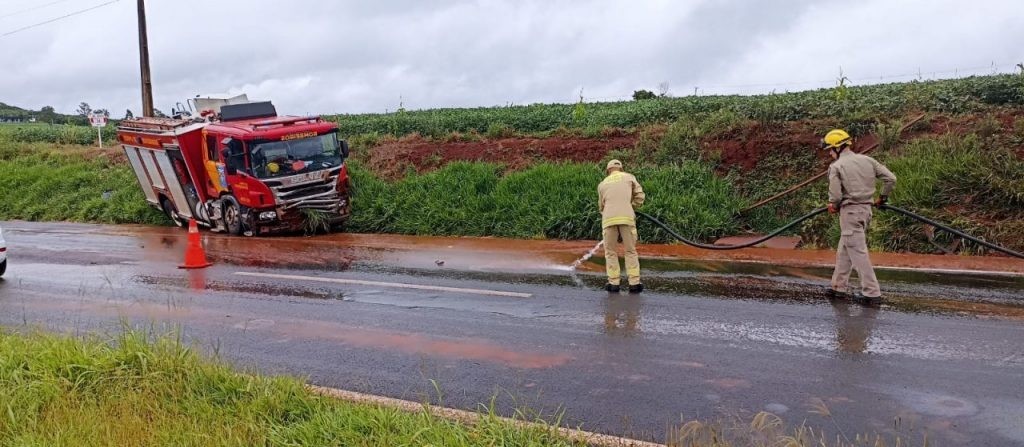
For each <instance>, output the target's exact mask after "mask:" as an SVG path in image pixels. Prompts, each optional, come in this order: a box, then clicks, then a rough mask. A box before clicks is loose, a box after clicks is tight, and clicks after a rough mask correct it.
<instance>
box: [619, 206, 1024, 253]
mask: <svg viewBox="0 0 1024 447" xmlns="http://www.w3.org/2000/svg"><path fill="white" fill-rule="evenodd" d="M878 208H879V209H883V210H889V211H895V212H897V213H900V214H903V215H905V216H907V217H910V218H913V219H917V220H919V221H921V222H924V223H926V224H928V225H931V226H933V227H935V228H938V229H940V230H943V231H948V232H950V233H953V234H955V235H957V236H960V237H962V238H964V239H967V240H969V241H971V242H974V243H976V244H979V245H982V246H985V247H988V248H991V249H992V250H995V251H998V252H1000V253H1005V254H1007V255H1010V256H1013V257H1017V258H1021V259H1024V253H1018V252H1016V251H1013V250H1010V249H1009V248H1005V247H1000V246H998V245H995V244H993V243H991V242H986V241H984V240H981V239H978V238H976V237H974V236H971V235H969V234H967V233H964V232H963V231H960V230H957V229H956V228H952V227H949V226H946V225H943V224H940V223H938V222H936V221H934V220H931V219H929V218H927V217H924V216H922V215H919V214H916V213H912V212H910V211H907V210H905V209H903V208H898V207H895V206H892V205H888V204H882V205H879V206H878ZM827 210H828V208H818V209H816V210H814V211H811V212H810V213H807V214H805V215H803V216H802V217H800V218H799V219H796V220H794V221H792V222H790V223H788V224H786V225H785V226H783V227H780V228H779V229H777V230H775V231H772V232H771V233H768V234H767V235H765V236H764V237H761V238H760V239H757V240H754V241H750V242H747V243H744V244H738V245H713V244H702V243H700V242H694V241H691V240H689V239H687V238H685V237H683V236H680V235H679V233H676V232H675V230H673V229H672V228H670V227H669V226H668V225H665V224H664V223H662V222H661V221H660V220H658V219H656V218H655V217H654V216H651V215H650V214H647V213H644V212H640V211H637V213H636V214H637V215H638V216H640V217H643V218H644V219H647V220H649V221H651V223H653V224H654V225H657V226H658V227H661V229H663V230H665V231H667V232H668V234H670V235H672V237H674V238H676V239H679V241H681V242H683V243H684V244H687V245H692V246H694V247H697V248H703V249H705V250H738V249H740V248H747V247H753V246H755V245H757V244H760V243H762V242H764V241H767V240H768V239H771V238H773V237H775V236H778V235H779V234H781V233H782V232H784V231H786V230H788V229H790V228H793V227H795V226H796V225H798V224H800V223H801V222H803V221H805V220H807V219H810V218H812V217H814V216H817V215H819V214H821V213H823V212H825V211H827Z"/></svg>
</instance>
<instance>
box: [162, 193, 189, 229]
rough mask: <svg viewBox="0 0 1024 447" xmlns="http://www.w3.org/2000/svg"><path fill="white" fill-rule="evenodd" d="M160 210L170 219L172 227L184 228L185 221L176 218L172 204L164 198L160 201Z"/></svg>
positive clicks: (176, 212) (176, 211)
mask: <svg viewBox="0 0 1024 447" xmlns="http://www.w3.org/2000/svg"><path fill="white" fill-rule="evenodd" d="M160 208H161V209H163V210H164V214H166V215H167V218H168V219H171V222H172V223H173V224H174V226H176V227H178V228H184V227H185V221H183V220H181V218H180V217H178V210H177V209H175V208H174V204H172V203H171V201H170V200H167V198H166V197H163V198H161V199H160Z"/></svg>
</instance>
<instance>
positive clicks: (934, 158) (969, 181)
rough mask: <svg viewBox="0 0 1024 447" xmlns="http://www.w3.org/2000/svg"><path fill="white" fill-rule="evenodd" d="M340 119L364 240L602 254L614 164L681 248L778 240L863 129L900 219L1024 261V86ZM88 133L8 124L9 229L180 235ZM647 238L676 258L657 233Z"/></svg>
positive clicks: (809, 228)
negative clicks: (985, 243)
mask: <svg viewBox="0 0 1024 447" xmlns="http://www.w3.org/2000/svg"><path fill="white" fill-rule="evenodd" d="M922 112H923V113H924V118H922V119H921V120H920V121H918V122H917V123H916V124H914V125H913V126H911V127H910V128H909V129H908V130H907V132H906V133H905V134H904V135H902V136H901V135H900V134H898V133H897V132H896V131H895V129H897V128H899V127H900V125H901V124H902V123H905V122H908V120H909V119H910V117H911V116H916V115H919V114H920V113H922ZM334 119H336V120H338V122H339V125H340V126H341V129H342V132H343V134H345V136H347V137H348V138H349V140H350V142H351V143H352V146H353V158H352V159H351V160H350V166H351V171H352V173H353V176H354V183H355V192H354V199H353V206H354V212H353V217H352V219H351V222H350V224H349V226H348V229H347V230H348V231H354V232H374V233H376V232H384V233H402V234H420V235H472V236H502V237H515V238H559V239H594V238H597V237H599V228H598V226H599V218H598V213H597V207H596V204H595V203H594V201H595V192H594V191H595V187H596V184H597V183H598V182H599V181H600V179H601V176H602V175H603V174H602V168H601V167H602V162H603V161H606V160H607V159H609V158H619V159H621V160H623V161H624V162H625V163H626V166H627V169H628V170H630V171H631V172H633V173H635V174H636V175H637V176H638V178H639V179H640V181H641V182H642V183H643V184H644V187H645V190H647V191H648V197H649V203H648V204H647V205H645V208H644V211H646V212H648V213H650V214H652V215H655V216H657V217H659V218H660V219H661V220H663V221H664V222H667V223H669V224H670V225H672V226H674V227H677V228H678V229H679V231H680V232H681V233H683V234H685V235H687V236H689V237H691V238H696V239H701V240H705V241H710V240H714V239H715V238H717V237H720V236H726V235H732V234H737V233H744V232H754V233H757V232H766V231H769V230H771V229H773V228H775V227H777V226H779V225H780V224H782V223H784V222H787V221H789V220H791V219H792V218H794V217H796V216H799V215H801V214H803V213H804V212H806V211H808V210H810V209H813V208H817V207H820V206H822V205H823V204H824V201H825V196H826V194H825V184H824V182H818V183H815V184H812V185H811V186H810V187H808V188H805V189H803V190H800V191H798V192H797V193H795V194H793V195H790V196H788V197H786V198H785V199H782V200H779V201H777V202H773V203H771V204H769V205H767V206H764V207H762V208H758V209H756V210H753V211H750V212H741V210H743V209H744V208H745V207H746V206H748V205H750V204H752V203H754V202H756V201H758V200H760V199H763V198H766V197H769V196H771V195H773V194H775V193H777V192H780V191H782V190H784V189H786V188H788V187H789V186H791V185H793V184H795V183H797V182H799V181H801V180H804V179H805V178H807V177H809V176H810V175H813V174H815V173H818V172H821V171H822V170H824V169H825V168H826V166H827V164H828V160H827V158H826V157H825V155H824V154H822V153H820V152H818V151H815V150H814V148H815V147H816V143H817V141H818V140H819V139H820V135H822V134H823V133H824V132H826V131H827V130H829V129H831V128H834V127H845V128H848V129H851V130H852V131H853V132H854V133H855V134H856V135H858V136H859V140H858V141H859V145H858V147H859V148H864V147H866V146H867V145H868V143H871V142H875V141H878V142H879V143H880V147H879V149H878V150H877V151H876V152H875V153H874V155H875V156H876V157H877V158H878V159H879V160H881V161H883V162H885V163H887V164H888V165H889V166H890V168H891V169H892V170H893V171H894V172H895V173H896V175H897V176H898V177H899V179H900V180H899V182H898V185H897V189H896V192H895V193H894V194H893V197H892V202H893V203H894V204H896V205H897V206H904V207H907V208H910V209H913V210H915V211H918V212H921V213H923V214H925V215H928V216H930V217H933V218H936V219H938V220H941V221H946V222H950V223H952V224H954V225H955V226H958V227H961V228H964V229H966V230H968V231H969V232H972V233H975V234H977V235H980V236H983V237H985V238H987V239H990V240H993V241H997V242H999V243H1002V244H1005V245H1008V246H1010V247H1013V248H1016V249H1018V250H1020V249H1024V77H1022V76H1014V75H999V76H987V77H973V78H966V79H959V80H949V81H935V82H911V83H905V84H889V85H879V86H869V87H848V88H847V87H837V88H835V89H827V90H818V91H811V92H800V93H787V94H778V95H762V96H751V97H687V98H661V99H651V100H641V101H633V102H619V103H586V104H576V105H558V104H556V105H532V106H522V107H499V108H480V109H439V110H426V111H415V112H409V111H399V112H395V113H390V114H369V115H345V116H338V117H335V118H334ZM82 130H85V131H92V129H89V128H82ZM82 130H79V129H74V128H71V127H69V128H65V127H62V126H52V127H50V126H45V125H43V126H40V125H34V126H11V125H8V126H2V125H0V169H2V170H3V172H5V174H6V173H10V174H8V175H5V176H4V177H3V178H0V197H5V198H6V197H14V198H15V199H5V200H3V201H0V219H12V218H16V219H35V220H79V221H96V222H114V223H120V222H141V223H153V222H160V221H162V217H161V216H160V215H159V214H158V213H157V212H155V211H153V210H150V209H149V208H148V207H147V206H146V205H145V204H144V203H143V201H142V197H141V194H140V193H139V192H138V191H137V189H138V187H137V185H136V184H135V181H134V179H133V177H132V176H131V173H130V171H129V170H128V167H127V165H126V164H125V163H124V161H123V160H121V159H119V158H118V157H117V156H116V151H114V152H110V153H107V154H108V156H104V157H97V156H96V152H94V151H89V150H87V149H86V148H83V147H81V146H75V145H73V144H72V145H62V144H63V143H68V142H70V143H77V144H88V143H89V142H91V140H90V141H78V140H75V139H73V138H69V137H68V135H75V134H76V133H79V132H82ZM83 135H84V133H83ZM92 135H93V136H94V135H95V134H94V133H93V134H92ZM82 138H83V140H84V138H85V137H84V136H83V137H82ZM110 154H113V155H110ZM55 191H58V192H59V193H54V192H55ZM795 233H796V234H799V235H800V236H802V238H803V240H804V243H805V246H811V247H813V246H822V247H824V246H834V243H835V240H836V239H837V238H838V225H837V223H836V221H835V219H833V218H831V217H829V216H821V217H820V218H817V219H814V220H812V221H810V222H808V223H807V224H806V225H804V226H803V227H802V228H799V229H797V230H796V231H795ZM640 235H641V238H642V239H643V240H645V241H646V242H669V238H668V236H667V235H666V234H664V233H663V232H661V231H660V230H656V229H654V228H653V227H649V226H647V225H645V224H641V226H640ZM870 240H871V245H872V247H873V248H874V249H878V250H890V251H903V250H911V251H918V252H942V251H949V252H956V251H963V250H964V249H965V248H966V249H969V250H970V249H972V248H969V247H961V246H958V245H956V244H957V242H956V241H954V240H952V239H950V238H948V237H946V236H942V235H938V236H936V235H934V234H933V233H932V232H931V230H930V229H929V228H927V227H923V226H921V225H919V224H917V223H915V222H911V221H908V220H907V219H906V218H902V217H898V216H895V215H889V214H885V213H879V214H878V215H876V219H875V224H874V229H873V231H872V232H871V234H870Z"/></svg>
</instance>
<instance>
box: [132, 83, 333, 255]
mask: <svg viewBox="0 0 1024 447" xmlns="http://www.w3.org/2000/svg"><path fill="white" fill-rule="evenodd" d="M211 102H212V101H206V100H198V99H197V100H195V101H194V104H195V105H196V108H199V115H200V118H192V117H191V114H186V113H179V112H177V111H176V113H175V115H176V117H175V118H139V119H134V120H125V121H124V122H122V123H121V125H120V126H119V128H118V138H119V139H120V141H121V143H122V145H123V146H124V148H125V152H126V154H127V156H128V158H129V161H130V162H131V163H132V167H133V169H134V170H135V173H136V176H137V177H138V178H139V182H140V184H141V185H142V188H143V192H145V193H146V197H147V201H149V202H150V203H151V204H152V205H153V206H155V207H157V208H160V209H162V210H163V211H164V212H165V213H167V214H168V216H169V217H170V218H171V219H172V220H173V221H174V222H175V223H178V224H181V223H182V222H183V221H184V220H187V219H189V218H195V219H196V220H197V221H198V222H199V223H202V224H204V225H205V226H208V227H210V228H211V229H214V230H215V231H224V232H227V233H231V234H246V235H256V234H270V233H279V232H287V231H295V230H300V229H303V228H306V229H309V228H310V227H311V226H313V227H319V228H331V227H334V226H337V225H340V224H341V223H343V222H344V220H345V219H346V218H347V217H348V215H349V213H350V208H351V206H350V203H349V196H348V192H349V177H348V170H347V168H346V166H345V159H346V158H347V157H348V145H347V144H346V143H345V141H343V140H340V139H339V138H338V127H337V125H336V124H335V123H333V122H329V121H325V120H323V119H322V118H320V117H316V116H305V117H300V116H278V115H277V113H276V110H275V109H274V106H273V105H272V104H271V103H269V102H249V101H247V100H237V99H236V100H235V101H221V102H212V103H213V105H214V106H210V105H211ZM190 105H191V104H190ZM311 224H312V225H311Z"/></svg>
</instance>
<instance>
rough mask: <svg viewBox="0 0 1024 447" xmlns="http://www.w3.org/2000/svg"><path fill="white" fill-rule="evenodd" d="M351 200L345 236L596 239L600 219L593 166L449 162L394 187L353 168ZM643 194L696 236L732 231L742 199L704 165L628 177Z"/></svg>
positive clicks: (650, 207) (653, 208) (654, 208)
mask: <svg viewBox="0 0 1024 447" xmlns="http://www.w3.org/2000/svg"><path fill="white" fill-rule="evenodd" d="M350 170H351V172H352V175H353V184H354V189H355V195H354V198H353V201H352V204H353V207H354V209H353V216H352V219H351V221H350V222H349V230H351V231H357V232H369V233H399V234H417V235H463V236H501V237H514V238H551V239H597V238H600V234H601V229H600V222H601V219H600V214H599V213H598V209H597V203H596V202H597V184H598V183H600V181H601V179H602V178H603V173H602V172H601V170H600V167H598V166H596V165H593V164H572V163H565V164H550V163H541V164H537V165H534V166H532V167H530V168H527V169H525V170H522V171H518V172H513V173H510V174H508V175H505V176H502V175H500V171H501V167H500V166H498V165H492V164H486V163H466V162H458V163H451V164H449V165H447V166H445V167H443V168H441V169H439V170H437V171H434V172H430V173H427V174H422V175H416V174H413V175H409V176H407V177H406V178H404V179H402V180H399V181H398V182H395V183H388V182H385V181H383V180H381V179H379V178H376V177H374V176H373V175H372V174H371V173H369V172H367V171H366V170H365V169H364V168H362V167H361V166H359V165H358V164H356V163H353V164H352V165H351V168H350ZM634 174H636V175H637V176H638V177H639V179H640V181H641V183H642V184H643V186H644V188H645V189H647V190H648V191H650V192H649V193H648V196H647V197H648V201H647V204H645V205H644V207H643V210H644V211H646V212H648V213H650V214H652V215H654V216H656V217H659V218H661V219H665V220H666V221H668V222H672V223H673V224H674V225H676V226H677V227H678V228H679V229H680V230H681V231H683V232H684V233H686V234H689V235H692V236H693V237H697V238H707V237H712V236H720V235H723V234H725V233H728V232H730V231H733V230H734V229H735V228H736V223H735V222H734V221H733V219H732V215H733V214H734V213H735V212H736V211H737V210H739V209H740V207H741V206H742V205H743V201H742V200H741V199H740V198H739V197H737V196H736V195H735V192H734V191H733V189H732V187H731V186H730V185H729V184H728V182H726V181H725V180H723V179H721V178H718V177H717V176H715V174H714V173H713V172H712V171H711V169H710V168H709V167H707V166H705V165H702V164H699V163H697V162H687V163H684V164H681V165H670V166H657V167H642V168H639V169H637V170H635V171H634ZM648 230H649V231H645V232H644V233H642V236H643V237H644V239H645V240H646V241H648V242H667V241H669V238H668V236H667V235H666V234H664V232H663V231H662V230H657V231H655V230H654V228H653V227H651V228H650V229H648Z"/></svg>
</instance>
